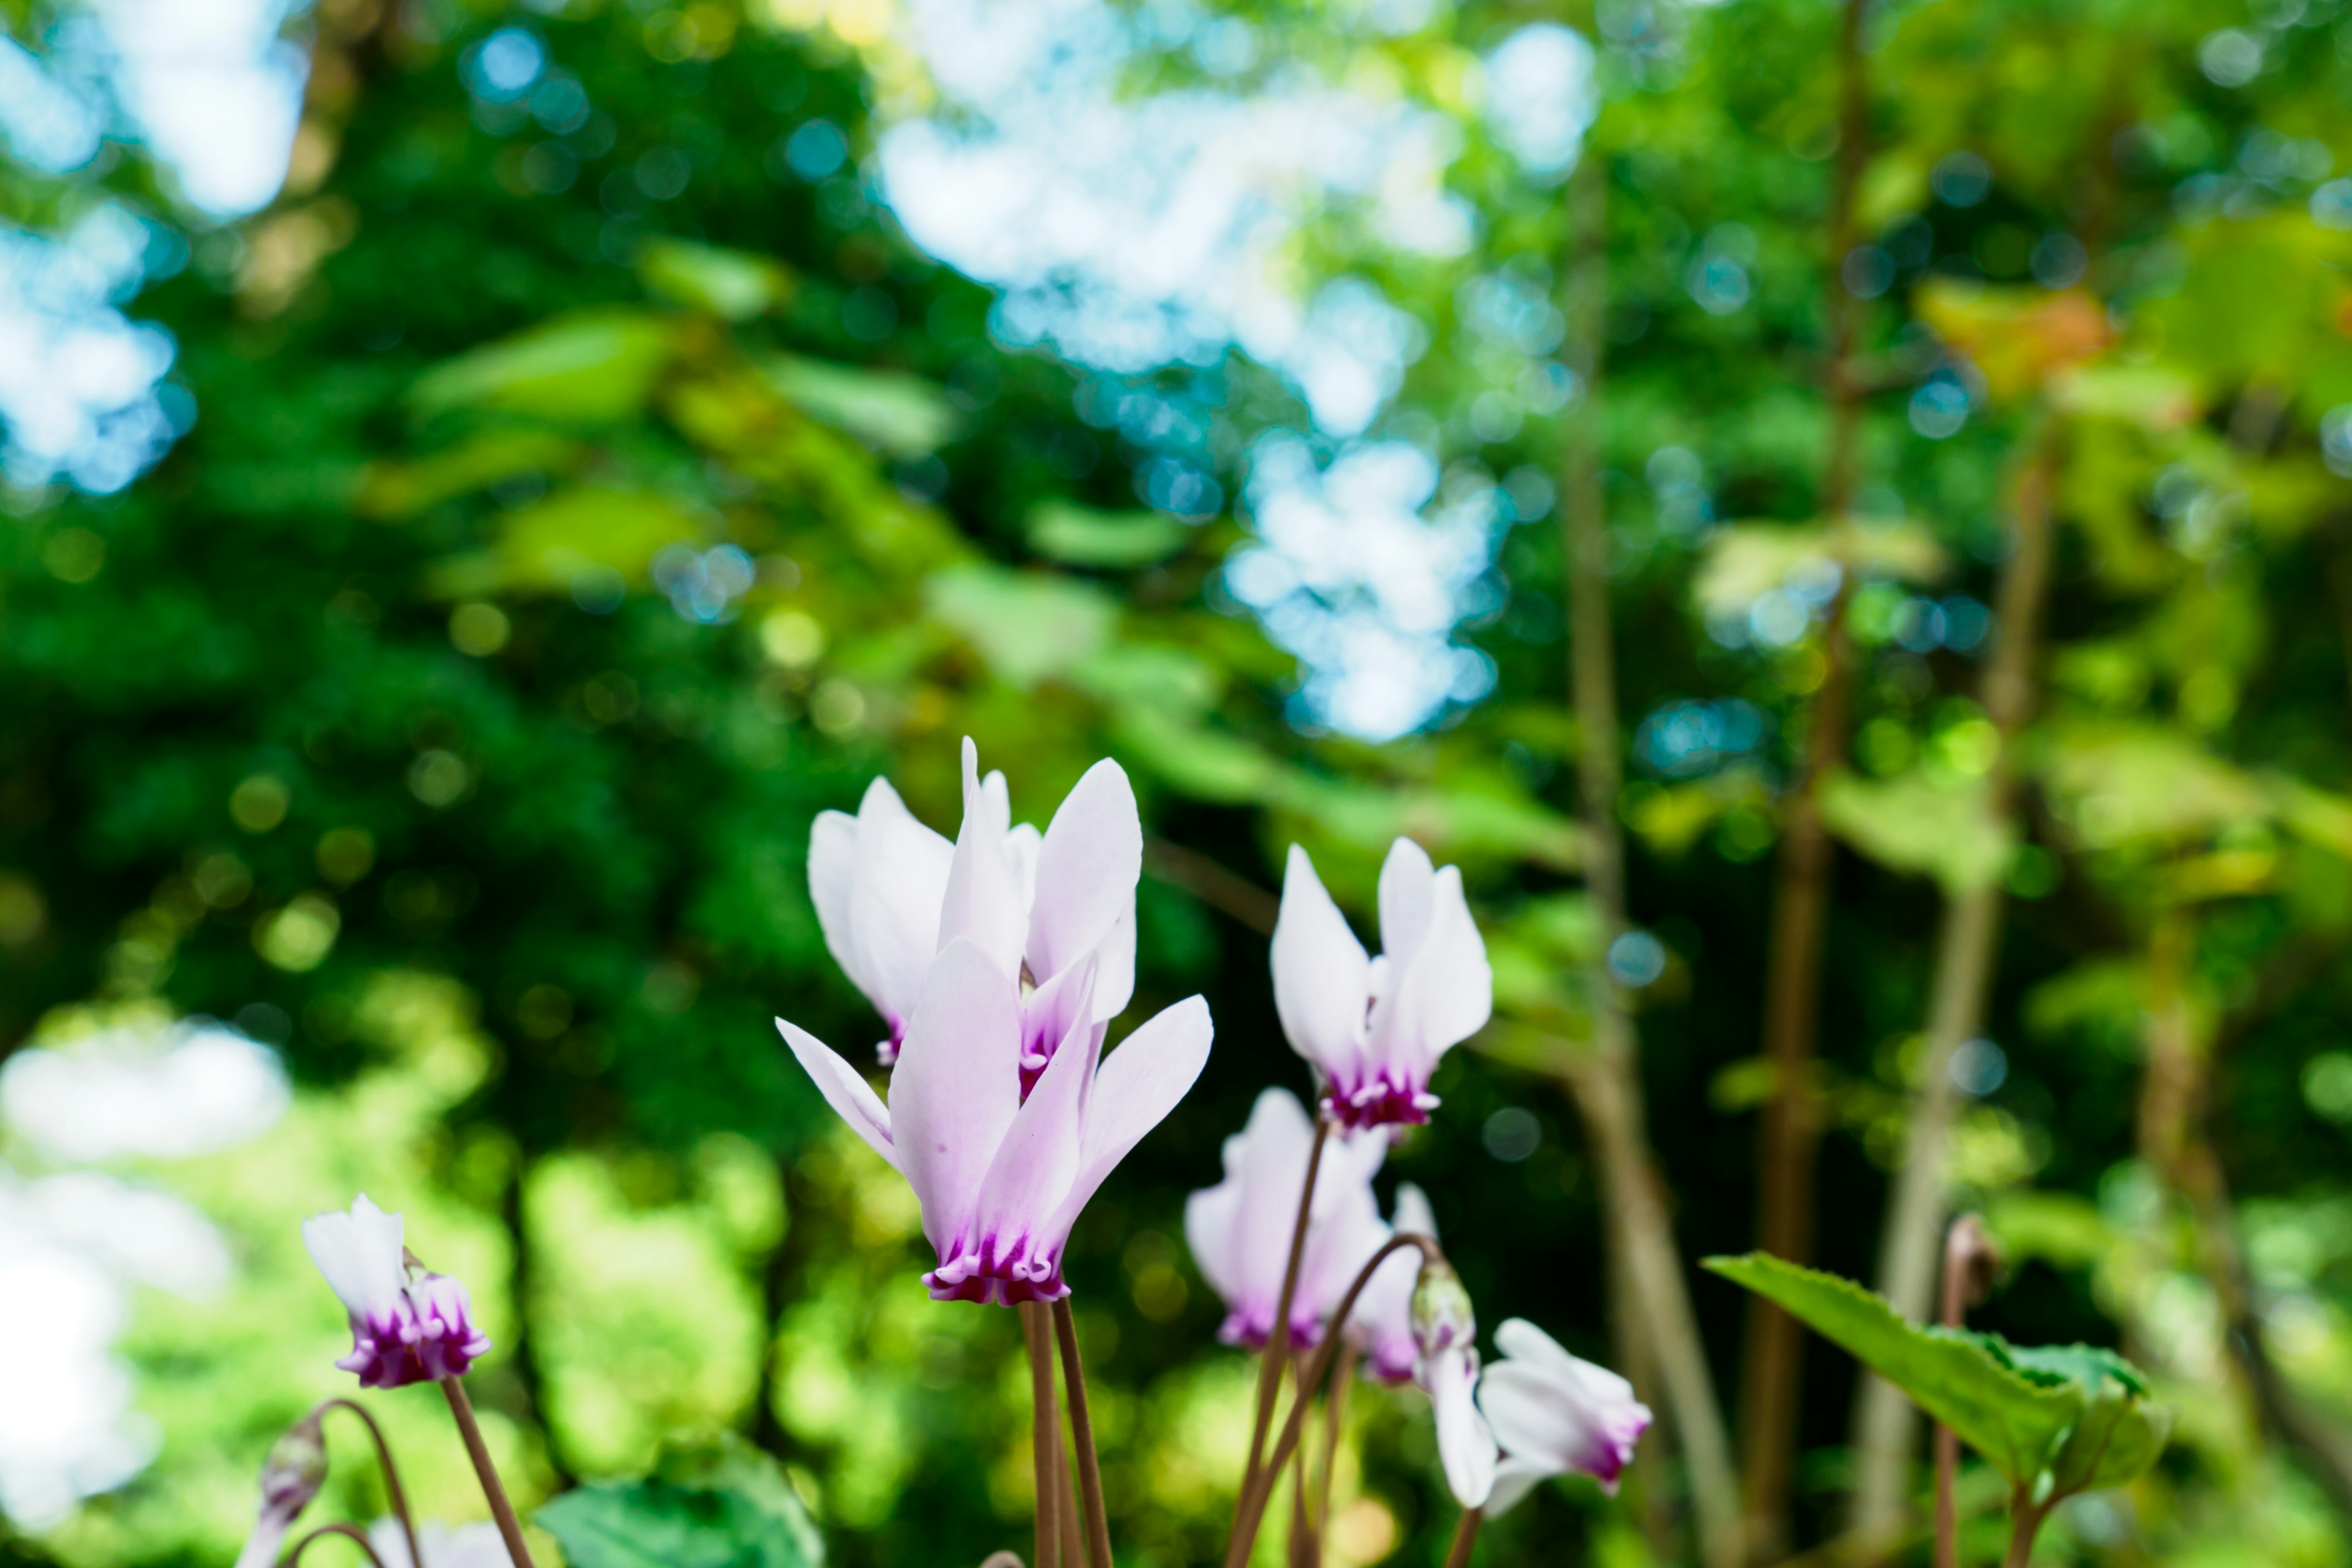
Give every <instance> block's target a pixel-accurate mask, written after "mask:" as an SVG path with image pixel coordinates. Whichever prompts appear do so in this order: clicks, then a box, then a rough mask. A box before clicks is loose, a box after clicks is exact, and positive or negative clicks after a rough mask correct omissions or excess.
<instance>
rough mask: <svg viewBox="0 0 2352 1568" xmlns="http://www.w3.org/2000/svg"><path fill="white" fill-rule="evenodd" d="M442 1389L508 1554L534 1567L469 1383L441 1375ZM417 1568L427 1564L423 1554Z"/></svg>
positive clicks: (518, 1564) (518, 1565)
mask: <svg viewBox="0 0 2352 1568" xmlns="http://www.w3.org/2000/svg"><path fill="white" fill-rule="evenodd" d="M441 1392H442V1393H443V1394H446V1395H447V1397H448V1400H449V1414H450V1415H454V1416H456V1417H457V1435H458V1436H461V1437H463V1438H464V1439H465V1440H466V1457H467V1458H469V1459H471V1460H473V1461H474V1474H475V1475H477V1476H478V1477H480V1478H481V1482H482V1496H483V1497H485V1498H487V1499H488V1500H489V1504H490V1517H491V1518H492V1519H494V1520H496V1521H498V1523H499V1536H500V1537H501V1538H503V1539H504V1540H505V1542H506V1543H507V1554H508V1555H509V1556H510V1557H512V1558H513V1559H514V1563H515V1568H534V1564H533V1563H531V1560H530V1547H528V1546H525V1545H524V1544H523V1542H522V1522H521V1521H520V1520H518V1519H516V1518H515V1510H514V1504H512V1503H510V1502H509V1501H508V1500H507V1489H506V1486H505V1484H504V1483H503V1482H501V1481H500V1480H499V1470H498V1467H497V1466H496V1465H493V1464H492V1463H490V1450H489V1446H488V1444H486V1443H484V1442H483V1441H482V1428H481V1425H480V1423H478V1422H477V1421H476V1420H475V1419H474V1402H473V1401H472V1400H470V1399H467V1397H466V1385H465V1384H464V1383H463V1382H461V1381H460V1380H459V1379H457V1378H454V1377H445V1378H443V1379H441ZM415 1568H425V1562H424V1559H422V1558H419V1559H418V1560H417V1562H416V1564H415Z"/></svg>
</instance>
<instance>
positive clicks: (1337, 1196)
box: [1276, 1139, 1389, 1334]
mask: <svg viewBox="0 0 2352 1568" xmlns="http://www.w3.org/2000/svg"><path fill="white" fill-rule="evenodd" d="M1336 1141H1337V1140H1336V1139H1335V1140H1334V1142H1336ZM1381 1142H1386V1140H1384V1139H1383V1140H1381ZM1331 1154H1332V1151H1331V1150H1329V1149H1326V1150H1325V1151H1324V1153H1323V1160H1324V1165H1325V1170H1324V1174H1323V1175H1322V1176H1321V1177H1318V1179H1317V1181H1316V1184H1315V1215H1314V1223H1313V1224H1312V1225H1311V1226H1308V1227H1307V1249H1306V1251H1305V1253H1304V1254H1303V1255H1302V1256H1301V1257H1300V1258H1299V1260H1298V1294H1297V1297H1296V1298H1295V1299H1294V1300H1293V1304H1292V1309H1291V1328H1292V1330H1293V1331H1294V1332H1295V1331H1297V1330H1298V1329H1299V1328H1300V1327H1301V1325H1313V1326H1314V1329H1315V1331H1316V1332H1317V1333H1318V1334H1319V1333H1320V1331H1321V1329H1322V1326H1323V1325H1324V1324H1325V1323H1326V1322H1327V1321H1328V1319H1329V1318H1330V1316H1331V1314H1332V1313H1333V1312H1335V1311H1337V1310H1339V1299H1340V1298H1341V1297H1342V1296H1345V1295H1346V1294H1347V1293H1348V1287H1349V1286H1350V1285H1352V1284H1354V1283H1355V1282H1356V1276H1357V1274H1358V1273H1359V1272H1360V1271H1361V1270H1362V1268H1363V1267H1364V1265H1365V1263H1366V1262H1368V1261H1370V1258H1371V1256H1372V1254H1373V1253H1375V1252H1378V1251H1379V1250H1380V1249H1381V1247H1383V1246H1385V1245H1386V1244H1387V1242H1388V1238H1389V1227H1388V1226H1385V1225H1383V1224H1382V1223H1381V1205H1380V1201H1379V1200H1378V1199H1377V1198H1375V1197H1373V1195H1372V1187H1371V1180H1370V1173H1369V1172H1366V1173H1363V1174H1362V1175H1360V1176H1359V1175H1357V1174H1356V1173H1354V1172H1353V1171H1351V1170H1349V1167H1348V1165H1347V1163H1345V1162H1342V1163H1341V1164H1340V1165H1339V1166H1338V1167H1337V1168H1336V1169H1335V1168H1333V1167H1332V1165H1331ZM1327 1181H1328V1183H1329V1186H1328V1193H1329V1197H1328V1201H1327V1199H1326V1197H1325V1193H1326V1191H1327V1188H1326V1185H1325V1183H1326V1182H1327ZM1292 1212H1293V1215H1296V1213H1297V1210H1296V1209H1295V1208H1294V1209H1293V1211H1292ZM1284 1240H1285V1243H1286V1244H1287V1241H1288V1237H1285V1238H1284ZM1287 1252H1288V1248H1287V1245H1286V1247H1285V1249H1284V1255H1283V1257H1282V1261H1283V1262H1285V1263H1287V1262H1288V1256H1287ZM1280 1289H1281V1287H1280V1284H1279V1283H1278V1277H1277V1284H1276V1294H1279V1293H1280ZM1358 1300H1362V1298H1360V1297H1359V1298H1358Z"/></svg>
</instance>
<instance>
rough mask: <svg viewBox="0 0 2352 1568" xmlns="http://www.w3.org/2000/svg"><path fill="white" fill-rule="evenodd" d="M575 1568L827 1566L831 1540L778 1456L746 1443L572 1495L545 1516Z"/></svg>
mask: <svg viewBox="0 0 2352 1568" xmlns="http://www.w3.org/2000/svg"><path fill="white" fill-rule="evenodd" d="M536 1518H537V1521H538V1523H539V1525H540V1527H541V1529H543V1530H545V1531H547V1532H548V1533H549V1534H550V1535H551V1536H553V1537H554V1538H555V1542H556V1544H557V1545H559V1546H561V1547H562V1549H563V1556H564V1561H565V1562H566V1563H569V1564H570V1565H571V1568H821V1565H822V1564H823V1563H824V1543H823V1542H822V1541H821V1540H820V1539H819V1537H818V1535H817V1533H816V1530H815V1527H814V1525H812V1524H811V1523H810V1522H809V1518H808V1513H807V1510H804V1509H803V1507H802V1506H801V1502H800V1499H799V1497H798V1495H797V1494H796V1493H794V1492H793V1489H792V1485H791V1483H790V1482H789V1481H787V1480H786V1479H784V1477H783V1474H782V1472H781V1471H780V1470H778V1469H777V1468H776V1466H775V1462H774V1461H773V1460H772V1459H768V1458H766V1457H765V1456H763V1455H760V1454H757V1453H754V1452H752V1451H751V1450H749V1449H747V1448H745V1447H743V1445H741V1444H740V1443H733V1444H729V1445H725V1446H723V1447H712V1448H700V1449H688V1450H684V1451H680V1452H677V1453H673V1454H671V1455H667V1456H666V1457H665V1458H664V1460H663V1463H662V1466H661V1468H660V1472H659V1473H658V1474H656V1475H655V1476H651V1477H648V1478H646V1479H644V1480H639V1481H620V1482H609V1483H606V1484H604V1485H600V1486H590V1487H582V1488H580V1489H577V1490H574V1491H570V1492H566V1493H564V1494H563V1495H562V1496H561V1497H559V1498H557V1499H556V1500H554V1501H552V1502H551V1503H549V1504H548V1505H547V1506H546V1507H544V1508H542V1509H541V1510H539V1512H538V1514H537V1516H536Z"/></svg>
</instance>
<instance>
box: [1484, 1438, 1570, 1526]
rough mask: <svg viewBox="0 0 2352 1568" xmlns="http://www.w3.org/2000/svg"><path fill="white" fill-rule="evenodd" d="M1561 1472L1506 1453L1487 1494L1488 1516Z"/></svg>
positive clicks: (1496, 1469)
mask: <svg viewBox="0 0 2352 1568" xmlns="http://www.w3.org/2000/svg"><path fill="white" fill-rule="evenodd" d="M1558 1474H1559V1471H1558V1470H1552V1469H1547V1468H1544V1467H1543V1466H1541V1465H1538V1464H1535V1463H1532V1462H1530V1461H1528V1460H1526V1459H1521V1458H1515V1457H1513V1456H1511V1455H1508V1454H1506V1455H1505V1456H1504V1457H1503V1460H1502V1462H1501V1463H1500V1464H1498V1465H1496V1467H1495V1485H1494V1489H1492V1490H1491V1491H1489V1492H1487V1494H1486V1517H1487V1518H1488V1519H1493V1518H1494V1517H1495V1516H1496V1515H1497V1514H1499V1513H1502V1512H1504V1511H1505V1510H1507V1509H1509V1508H1510V1507H1511V1506H1512V1505H1513V1504H1514V1503H1517V1501H1518V1500H1520V1499H1521V1498H1523V1497H1525V1496H1527V1495H1528V1493H1529V1492H1531V1491H1533V1490H1535V1489H1536V1487H1537V1485H1538V1483H1540V1482H1543V1481H1548V1480H1549V1479H1551V1478H1552V1477H1554V1476H1556V1475H1558Z"/></svg>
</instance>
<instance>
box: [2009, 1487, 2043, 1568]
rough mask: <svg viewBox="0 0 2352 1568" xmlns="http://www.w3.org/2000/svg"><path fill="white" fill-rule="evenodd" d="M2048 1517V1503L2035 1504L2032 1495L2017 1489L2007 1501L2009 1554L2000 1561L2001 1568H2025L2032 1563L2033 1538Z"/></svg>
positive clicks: (2022, 1489) (2021, 1488) (2024, 1490)
mask: <svg viewBox="0 0 2352 1568" xmlns="http://www.w3.org/2000/svg"><path fill="white" fill-rule="evenodd" d="M2049 1516H2050V1505H2049V1504H2048V1503H2041V1504H2036V1503H2035V1502H2034V1501H2033V1499H2032V1493H2030V1492H2028V1491H2027V1490H2026V1489H2024V1488H2023V1487H2020V1488H2018V1489H2017V1491H2016V1493H2015V1495H2013V1496H2012V1497H2011V1499H2010V1501H2009V1552H2008V1554H2007V1555H2006V1556H2004V1557H2003V1558H2002V1559H2001V1560H2000V1561H2001V1568H2026V1564H2027V1563H2031V1562H2032V1561H2033V1538H2034V1537H2035V1536H2036V1535H2038V1534H2040V1533H2041V1531H2042V1521H2043V1520H2044V1519H2047V1518H2048V1517H2049Z"/></svg>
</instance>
